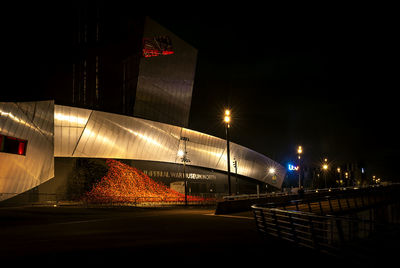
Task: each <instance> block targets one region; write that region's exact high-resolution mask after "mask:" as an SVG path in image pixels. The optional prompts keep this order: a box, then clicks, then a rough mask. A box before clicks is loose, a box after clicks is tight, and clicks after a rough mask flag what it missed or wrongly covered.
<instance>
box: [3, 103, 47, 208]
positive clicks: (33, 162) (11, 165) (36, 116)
mask: <svg viewBox="0 0 400 268" xmlns="http://www.w3.org/2000/svg"><path fill="white" fill-rule="evenodd" d="M53 121H54V102H53V101H38V102H24V103H16V102H7V103H4V102H0V133H1V134H2V135H5V136H10V137H14V138H18V139H23V140H27V145H26V153H25V155H18V154H11V153H5V152H0V201H1V200H4V199H7V198H11V197H13V196H15V195H17V194H20V193H22V192H25V191H27V190H29V189H32V188H33V187H36V186H38V185H40V184H42V183H44V182H45V181H47V180H49V179H51V178H53V177H54V141H53V138H54V135H53V133H54V122H53Z"/></svg>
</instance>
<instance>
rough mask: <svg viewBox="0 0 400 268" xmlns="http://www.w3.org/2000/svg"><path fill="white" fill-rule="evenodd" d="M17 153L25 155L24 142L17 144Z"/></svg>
mask: <svg viewBox="0 0 400 268" xmlns="http://www.w3.org/2000/svg"><path fill="white" fill-rule="evenodd" d="M18 154H19V155H25V142H21V141H20V142H19V144H18Z"/></svg>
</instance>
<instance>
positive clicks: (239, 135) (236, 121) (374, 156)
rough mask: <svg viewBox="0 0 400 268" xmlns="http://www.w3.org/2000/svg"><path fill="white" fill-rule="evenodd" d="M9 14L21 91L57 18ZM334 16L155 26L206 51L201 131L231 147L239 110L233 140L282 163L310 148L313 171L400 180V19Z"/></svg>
mask: <svg viewBox="0 0 400 268" xmlns="http://www.w3.org/2000/svg"><path fill="white" fill-rule="evenodd" d="M32 5H36V4H32ZM66 6H68V5H67V4H66ZM24 7H25V6H24ZM47 8H49V7H47ZM52 8H53V9H54V8H55V7H52ZM57 8H58V9H57V10H59V9H60V10H63V6H61V5H60V6H57ZM5 10H6V11H7V14H8V16H3V17H2V25H3V29H5V30H7V29H11V31H10V32H9V33H7V32H6V33H4V32H3V36H8V37H7V38H5V39H4V40H3V44H5V45H9V48H10V49H4V48H3V59H4V58H10V59H11V61H10V62H12V63H11V64H8V65H7V66H9V67H8V68H7V70H6V74H7V75H6V76H8V77H9V79H8V80H10V81H11V83H12V84H15V83H17V84H18V83H20V82H21V81H20V80H19V79H18V77H19V72H21V71H22V72H24V70H23V69H21V63H23V65H24V66H25V64H26V65H27V66H28V67H27V68H26V70H29V69H30V68H31V67H32V66H33V67H35V64H36V61H35V60H36V59H37V58H40V57H41V55H40V53H37V51H36V47H41V46H39V45H37V42H36V40H38V37H37V34H38V33H40V32H44V33H46V32H48V31H47V30H46V29H45V28H42V25H41V24H38V23H36V24H35V23H34V22H35V21H40V17H41V16H42V15H45V16H49V14H50V13H48V12H47V10H49V9H45V8H44V7H43V8H41V7H36V6H35V7H32V8H31V7H29V8H28V7H25V8H24V9H23V10H21V9H18V8H17V7H10V8H8V9H7V8H6V9H5ZM329 10H330V14H328V13H327V11H326V10H325V9H324V10H323V12H322V11H321V12H319V14H320V15H319V16H314V15H312V16H311V15H310V13H312V14H314V13H317V12H314V11H313V12H309V13H308V14H306V13H303V12H300V11H299V12H298V14H297V15H296V16H293V14H290V13H286V12H282V11H283V10H281V12H280V13H279V14H275V15H273V13H274V10H269V12H268V14H267V13H266V14H264V13H261V12H259V13H257V14H254V15H243V14H242V13H236V14H235V13H233V12H232V13H230V15H221V14H217V13H215V14H209V13H204V12H198V15H195V14H194V15H190V16H188V15H186V16H183V15H176V14H169V13H168V15H163V16H150V17H152V18H153V19H155V20H156V21H158V22H159V23H160V24H162V25H163V26H164V27H166V28H167V29H169V30H170V31H172V32H174V33H175V34H176V35H178V36H179V37H180V38H182V39H183V40H185V41H187V42H188V43H189V44H191V45H192V46H194V47H196V48H197V49H198V62H197V69H196V76H195V83H194V89H193V99H192V107H191V114H190V123H189V127H190V128H191V129H194V130H198V131H201V132H205V133H208V134H211V135H215V136H218V137H221V138H224V136H225V130H224V126H223V124H222V113H223V110H224V108H225V107H230V108H231V109H232V113H233V123H232V129H231V138H232V140H233V141H234V142H236V143H239V144H241V145H243V146H246V147H249V148H251V149H253V150H255V151H258V152H260V153H262V154H265V155H266V156H269V157H271V158H272V159H274V160H276V161H278V162H280V163H282V164H286V163H287V162H288V161H289V160H290V159H292V158H293V157H295V155H294V154H295V150H296V147H297V146H298V145H302V146H303V148H304V158H305V161H306V162H307V163H308V164H309V165H312V164H314V165H315V164H318V162H319V160H321V159H323V158H325V157H327V158H328V159H329V160H330V161H332V162H333V163H336V164H340V163H343V162H357V161H362V162H364V163H365V165H366V170H367V172H368V174H369V175H370V176H371V175H372V174H376V175H378V176H382V178H383V179H399V176H398V175H397V173H398V171H397V169H398V168H397V166H398V162H399V159H398V156H397V155H398V154H399V153H400V146H399V141H398V139H399V137H398V136H399V135H398V134H397V124H398V122H399V120H398V114H399V113H398V106H399V101H398V99H399V97H398V96H397V95H398V94H397V90H398V88H399V85H398V84H399V83H398V81H397V80H398V79H397V77H398V67H397V65H398V62H399V57H398V48H399V47H400V46H399V44H398V41H397V36H398V29H397V28H396V25H397V23H396V21H395V16H393V14H391V13H390V7H385V8H383V9H380V10H379V9H378V8H377V7H376V6H374V7H371V8H370V10H362V9H360V8H359V7H356V8H353V9H351V10H350V9H349V7H348V6H346V8H343V10H346V12H342V11H338V10H331V8H330V9H329ZM39 11H40V12H39ZM236 11H237V10H236ZM54 14H55V15H53V16H56V14H57V12H55V13H54ZM240 14H241V15H240ZM360 14H362V15H360ZM32 24H33V25H34V26H32ZM10 25H11V27H10ZM46 27H51V25H50V26H46ZM15 40H17V41H15ZM15 44H17V45H18V48H16V47H15ZM49 47H51V46H50V45H49ZM42 49H43V48H42ZM46 49H47V48H46ZM14 51H18V54H19V55H17V54H16V53H14ZM23 51H27V52H25V54H24V53H22V54H21V52H23ZM55 53H62V51H55ZM21 55H22V56H21ZM25 55H27V57H26V58H25ZM31 58H34V59H35V60H27V59H31ZM3 62H4V61H3ZM3 65H5V64H3ZM7 71H8V72H7ZM13 73H14V76H13V75H12V74H13ZM9 74H11V75H9ZM24 74H25V75H26V76H29V71H26V72H24ZM25 82H29V81H25ZM1 90H2V91H3V92H4V90H7V89H6V87H5V86H3V88H2V89H1ZM3 92H2V93H3Z"/></svg>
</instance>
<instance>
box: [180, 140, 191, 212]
mask: <svg viewBox="0 0 400 268" xmlns="http://www.w3.org/2000/svg"><path fill="white" fill-rule="evenodd" d="M181 141H183V142H184V150H183V151H181V150H179V151H178V156H179V157H181V161H182V162H183V183H184V186H185V206H187V178H186V163H188V162H190V160H189V159H188V158H187V151H186V142H187V141H189V138H187V137H181Z"/></svg>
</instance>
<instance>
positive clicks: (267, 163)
mask: <svg viewBox="0 0 400 268" xmlns="http://www.w3.org/2000/svg"><path fill="white" fill-rule="evenodd" d="M104 5H106V4H104ZM94 7H95V8H94V9H93V8H89V7H86V6H84V7H79V8H77V9H76V10H75V11H76V13H75V17H74V20H73V21H74V22H75V24H74V31H73V35H72V36H73V42H72V44H73V47H72V50H71V53H69V54H68V53H66V55H70V56H72V61H71V62H72V63H71V62H69V61H68V60H67V58H66V56H65V55H58V54H57V55H58V56H59V58H57V57H56V58H55V61H56V62H57V64H53V65H51V64H50V65H49V68H53V69H54V73H55V74H54V75H53V76H52V77H50V78H49V77H47V78H46V79H47V80H48V83H46V85H47V86H43V92H47V93H49V94H47V93H46V94H44V95H41V93H42V91H37V92H36V91H35V92H34V93H35V94H34V95H32V96H30V98H31V99H30V101H26V99H23V100H24V101H20V100H21V98H19V97H18V96H14V99H12V98H10V97H7V98H2V102H0V142H1V143H0V144H1V147H0V149H1V151H0V200H5V199H9V198H11V197H14V196H16V195H19V194H21V193H24V192H27V191H29V192H31V193H34V194H39V195H37V196H40V197H41V198H42V197H43V198H50V197H52V196H57V197H56V198H57V199H65V198H68V196H71V192H72V193H74V191H76V192H79V191H80V190H79V191H78V190H77V189H86V190H88V189H87V187H90V185H89V186H88V184H90V183H92V181H79V180H75V181H74V176H75V175H76V173H79V172H77V171H76V170H77V169H79V168H88V163H89V162H90V161H92V162H94V163H95V164H96V165H97V164H98V165H99V166H100V167H101V166H102V165H103V166H105V165H104V164H105V162H106V159H119V160H121V161H124V163H128V164H129V165H131V166H133V167H136V168H138V169H140V170H141V171H143V172H144V173H145V174H147V175H148V176H149V177H151V178H152V179H154V180H156V181H158V182H161V183H163V184H165V185H166V186H167V187H170V188H175V189H180V187H181V183H182V181H183V179H184V176H185V177H186V179H187V180H188V192H189V193H190V194H193V195H198V194H224V193H226V192H227V181H226V170H227V158H226V151H225V150H226V141H225V140H224V139H220V138H217V137H213V136H210V135H208V134H205V133H200V132H197V131H194V130H190V129H188V128H187V125H188V118H189V110H190V104H191V98H192V90H193V81H194V73H195V68H196V58H197V50H196V49H195V48H193V47H191V46H190V45H188V44H187V43H186V42H185V41H183V40H181V39H180V38H178V37H177V36H176V35H174V34H173V33H171V32H170V31H168V30H167V29H165V28H164V27H162V26H161V25H159V24H158V23H156V22H155V21H153V20H151V19H150V18H147V17H128V16H125V17H124V16H123V15H121V18H122V19H120V16H117V18H118V19H119V20H113V19H115V18H116V16H110V13H113V12H114V13H115V12H117V11H118V12H120V10H112V9H109V8H108V7H107V6H94ZM127 12H128V11H125V13H124V14H126V13H127ZM118 14H119V13H118ZM125 18H128V19H126V21H125ZM121 22H124V23H121ZM64 35H65V36H71V35H66V34H64V33H63V34H62V36H64ZM64 63H65V64H64ZM63 64H64V65H63ZM60 65H63V68H61V69H65V70H67V71H65V72H59V70H58V69H60ZM64 67H65V68H64ZM49 90H50V91H49ZM17 93H18V92H17ZM17 93H16V94H17ZM19 95H24V94H19ZM42 99H47V100H43V101H39V100H42ZM48 99H51V100H52V101H48ZM5 100H7V101H8V102H5ZM53 100H54V101H53ZM230 147H231V148H230V150H231V152H230V154H231V157H232V158H231V159H236V163H237V167H236V170H237V176H238V177H239V180H240V183H239V184H238V185H239V186H238V188H237V189H234V191H233V192H236V193H237V192H239V193H252V192H255V191H256V189H257V188H256V185H258V184H261V185H266V184H269V185H271V186H274V187H276V188H280V187H281V184H282V181H283V178H284V175H285V169H284V168H283V167H282V166H281V165H279V164H278V163H276V162H275V161H273V160H271V159H269V158H268V157H266V156H264V155H262V154H259V153H257V152H255V151H253V150H250V149H248V148H245V147H243V146H241V145H238V144H235V143H231V146H230ZM185 148H186V152H187V156H185V157H187V158H186V159H190V162H189V161H184V162H182V158H183V156H182V153H180V152H182V151H183V150H184V149H185ZM180 154H181V155H180ZM88 161H89V162H88ZM92 162H91V163H92ZM232 165H233V163H232ZM96 167H97V166H96ZM271 167H274V169H275V171H276V172H275V173H274V174H270V173H269V172H268V171H269V169H270V168H271ZM95 171H96V170H95ZM235 173H236V172H235ZM74 174H75V175H74ZM101 176H102V175H101ZM101 176H100V177H99V178H98V179H100V178H101ZM235 176H236V175H233V174H232V179H233V178H235ZM71 180H72V181H74V183H75V182H76V183H75V184H73V183H72V185H71ZM264 189H265V188H264ZM179 191H181V190H179Z"/></svg>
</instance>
